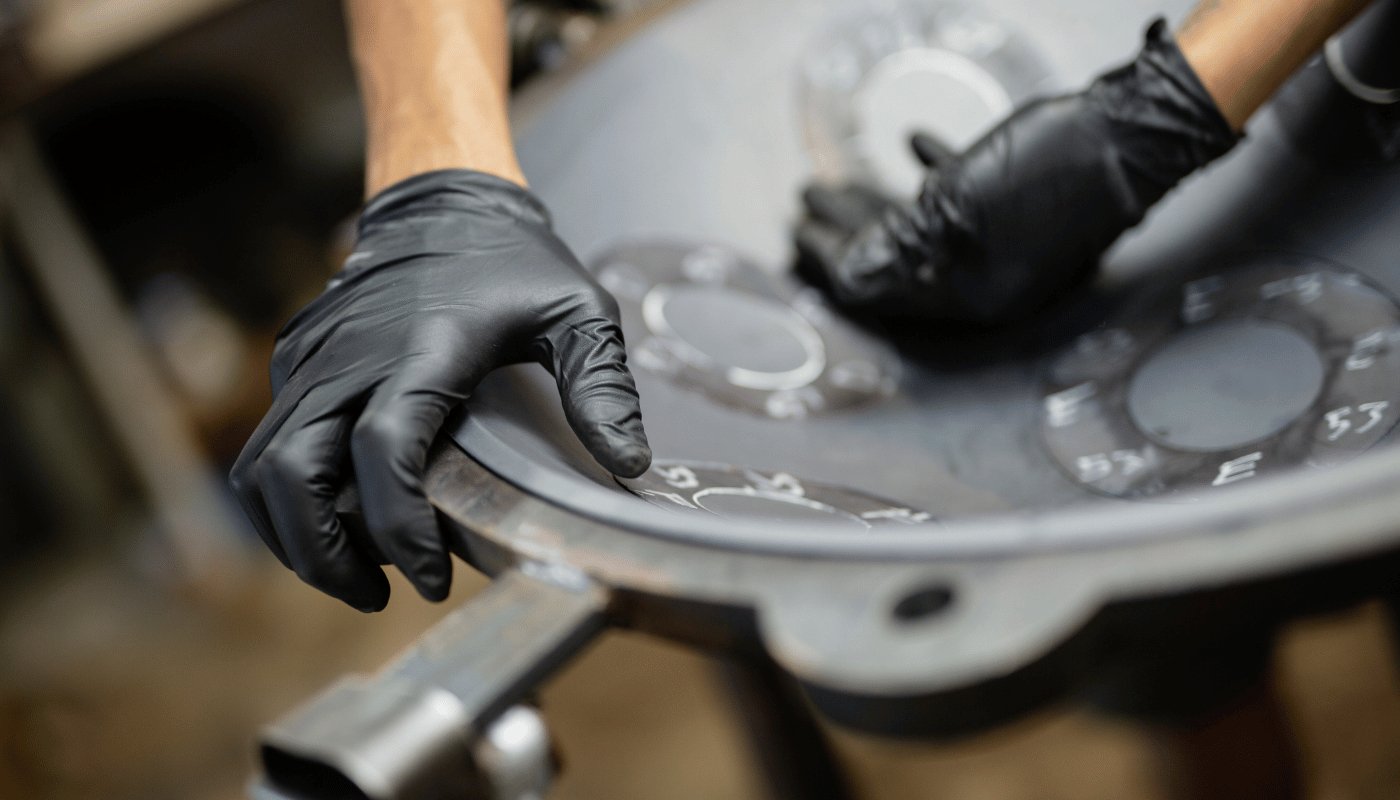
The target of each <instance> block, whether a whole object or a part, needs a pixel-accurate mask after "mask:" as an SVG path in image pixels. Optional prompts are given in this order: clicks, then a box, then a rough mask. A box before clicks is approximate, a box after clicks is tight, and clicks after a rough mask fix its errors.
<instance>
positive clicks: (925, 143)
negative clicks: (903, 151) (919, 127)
mask: <svg viewBox="0 0 1400 800" xmlns="http://www.w3.org/2000/svg"><path fill="white" fill-rule="evenodd" d="M909 148H910V149H911V150H913V151H914V157H915V158H917V159H919V163H921V164H923V165H924V166H925V167H928V168H930V169H935V168H938V167H942V166H944V165H946V164H949V163H951V162H952V161H953V160H954V159H955V158H957V154H956V153H954V152H953V148H951V147H949V146H948V145H946V144H944V142H943V140H942V139H939V138H938V137H937V136H934V135H933V134H931V133H928V132H927V131H916V132H915V133H914V134H913V135H911V136H910V137H909Z"/></svg>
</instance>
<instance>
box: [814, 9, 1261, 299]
mask: <svg viewBox="0 0 1400 800" xmlns="http://www.w3.org/2000/svg"><path fill="white" fill-rule="evenodd" d="M1238 139H1239V136H1238V135H1237V134H1236V133H1235V132H1234V131H1233V130H1231V128H1230V126H1229V123H1227V122H1226V120H1225V118H1224V117H1223V116H1222V115H1221V113H1220V111H1219V109H1218V108H1217V107H1216V105H1215V103H1214V101H1213V100H1212V99H1211V97H1210V95H1209V94H1208V93H1207V92H1206V89H1205V87H1204V86H1202V84H1201V82H1200V80H1199V79H1198V78H1197V77H1196V74H1195V73H1194V72H1193V71H1192V69H1191V66H1190V65H1189V64H1188V63H1187V61H1186V58H1185V57H1184V56H1183V55H1182V54H1181V51H1180V50H1179V49H1178V48H1177V46H1176V44H1175V42H1174V41H1173V40H1172V39H1171V37H1170V35H1169V34H1168V32H1167V29H1166V25H1165V22H1163V21H1162V20H1158V21H1156V22H1155V23H1153V24H1152V26H1151V27H1150V28H1149V29H1148V32H1147V41H1146V45H1145V46H1144V48H1143V49H1142V51H1141V53H1139V55H1138V56H1137V58H1136V59H1134V60H1133V61H1132V62H1131V63H1129V64H1128V65H1126V66H1124V67H1122V68H1119V69H1116V70H1113V71H1111V72H1109V73H1107V74H1105V75H1103V76H1102V77H1100V78H1099V79H1098V80H1096V81H1095V82H1094V83H1093V85H1091V86H1090V87H1089V88H1088V89H1087V90H1085V91H1083V92H1080V93H1078V94H1072V95H1068V96H1064V97H1059V98H1053V99H1047V100H1040V101H1036V102H1033V103H1031V104H1029V105H1027V106H1025V107H1023V108H1022V109H1020V110H1019V111H1017V112H1016V113H1015V114H1013V115H1012V116H1011V117H1009V118H1008V119H1007V120H1006V121H1004V122H1002V123H1001V124H1000V125H999V126H997V127H996V128H995V129H993V130H992V131H991V132H989V133H988V134H987V135H986V136H984V137H983V138H982V139H980V140H979V141H978V142H977V143H975V144H973V145H972V146H971V147H970V148H969V149H968V150H967V152H965V153H963V154H962V155H960V156H955V155H953V154H951V153H948V152H947V151H946V149H945V148H943V147H941V146H940V145H939V144H938V143H937V142H936V141H934V140H932V139H930V138H928V137H923V138H920V137H916V141H915V152H916V155H918V156H919V158H920V159H921V160H922V161H923V162H924V163H925V164H926V165H927V166H929V167H930V172H929V175H928V178H927V181H926V182H925V185H924V188H923V189H922V191H921V192H920V195H919V197H918V199H917V201H916V202H915V203H914V204H912V205H906V204H900V203H896V202H892V201H890V200H888V199H886V198H884V197H882V196H879V195H878V194H877V193H875V192H873V191H872V190H870V189H868V188H862V187H860V186H845V187H839V188H830V187H820V186H813V187H809V188H808V190H807V191H806V192H805V194H804V200H805V202H806V206H807V216H806V218H805V219H804V220H803V221H802V222H801V223H800V224H799V226H798V229H797V232H796V238H797V247H798V252H799V270H800V271H801V272H802V273H803V275H804V276H805V277H807V278H808V279H809V280H811V281H812V282H814V283H817V284H818V285H820V286H822V287H823V288H825V289H827V291H828V292H829V293H830V294H831V295H832V297H833V299H834V300H835V301H836V302H837V304H838V305H841V306H843V307H845V308H847V309H848V310H852V311H855V312H859V313H864V314H867V315H870V316H874V317H877V318H890V319H901V320H906V321H908V320H913V321H920V320H926V321H934V320H966V321H976V322H984V323H989V322H999V321H1004V320H1006V319H1009V318H1012V317H1015V316H1017V315H1019V314H1022V313H1024V312H1026V311H1028V310H1031V309H1034V308H1035V307H1037V306H1039V305H1041V304H1043V303H1045V302H1046V301H1047V300H1048V299H1049V298H1050V297H1052V296H1053V294H1054V293H1055V291H1056V290H1057V289H1063V288H1065V287H1066V286H1067V285H1069V284H1072V283H1073V282H1074V281H1075V280H1076V279H1077V278H1079V277H1081V276H1083V275H1084V274H1086V272H1087V271H1088V270H1091V269H1092V268H1093V267H1094V266H1096V264H1097V261H1098V259H1099V257H1100V256H1101V255H1102V254H1103V252H1104V251H1105V250H1106V249H1108V247H1109V246H1110V245H1111V244H1113V242H1114V240H1116V239H1117V238H1118V237H1119V236H1120V235H1121V234H1122V233H1123V232H1124V231H1125V230H1127V229H1128V228H1130V227H1132V226H1133V225H1135V224H1137V223H1138V222H1139V221H1140V220H1142V218H1143V216H1144V215H1145V214H1146V213H1147V210H1148V209H1149V208H1150V207H1151V206H1152V204H1153V203H1155V202H1156V201H1157V200H1158V199H1160V198H1161V197H1162V195H1164V194H1166V193H1167V191H1168V190H1170V189H1171V188H1172V187H1173V186H1175V185H1176V184H1177V182H1178V181H1180V180H1181V179H1182V178H1184V177H1186V176H1187V175H1189V174H1190V173H1192V172H1193V171H1195V170H1196V169H1198V168H1199V167H1201V166H1203V165H1205V164H1206V163H1208V162H1210V161H1212V160H1214V159H1216V158H1218V157H1219V156H1221V155H1223V154H1224V153H1225V152H1227V151H1228V150H1229V149H1230V148H1231V147H1232V146H1233V145H1234V144H1235V142H1236V141H1237V140H1238Z"/></svg>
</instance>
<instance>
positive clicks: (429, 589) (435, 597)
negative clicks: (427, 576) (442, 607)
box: [413, 578, 452, 603]
mask: <svg viewBox="0 0 1400 800" xmlns="http://www.w3.org/2000/svg"><path fill="white" fill-rule="evenodd" d="M413 588H415V589H417V590H418V594H419V595H420V596H422V598H423V599H424V600H427V601H428V602H430V603H441V602H442V601H443V600H446V599H447V595H448V594H450V593H451V592H452V581H451V579H450V578H449V579H445V580H441V581H437V580H433V581H421V580H420V581H414V582H413Z"/></svg>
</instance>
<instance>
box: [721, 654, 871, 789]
mask: <svg viewBox="0 0 1400 800" xmlns="http://www.w3.org/2000/svg"><path fill="white" fill-rule="evenodd" d="M718 663H719V665H720V666H719V673H720V679H721V680H722V681H723V683H724V685H725V687H726V688H727V689H728V690H729V696H730V698H731V700H732V701H733V704H734V707H735V710H736V711H738V713H739V715H740V717H741V719H742V721H743V726H744V733H745V735H746V737H747V738H748V742H749V751H750V752H752V753H753V754H754V755H755V757H756V758H757V760H758V766H759V769H760V771H761V772H762V775H763V779H764V781H765V782H766V783H767V785H768V793H769V796H770V797H771V798H773V800H852V799H853V798H854V797H855V796H856V795H855V793H854V792H853V791H852V789H851V786H850V781H849V779H848V778H847V777H846V774H845V772H844V770H842V768H841V763H840V760H839V759H838V758H837V756H836V753H835V751H834V750H833V749H832V747H831V742H830V741H829V740H828V739H827V736H826V733H825V732H824V731H823V730H822V726H821V722H820V721H819V720H818V718H817V716H816V714H815V713H814V712H813V710H812V709H811V707H810V706H809V705H808V704H807V701H806V700H805V698H803V696H802V693H801V690H800V689H799V688H798V687H797V686H795V685H794V684H793V681H792V678H791V677H789V676H787V675H785V674H784V673H783V672H782V671H781V670H779V669H778V667H777V666H776V665H774V664H773V662H772V661H771V660H768V659H765V658H761V657H754V658H751V659H750V658H746V659H720V660H719V661H718Z"/></svg>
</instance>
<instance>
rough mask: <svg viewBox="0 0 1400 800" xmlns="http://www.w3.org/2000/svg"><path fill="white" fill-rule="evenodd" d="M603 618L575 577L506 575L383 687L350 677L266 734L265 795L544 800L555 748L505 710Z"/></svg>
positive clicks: (555, 572)
mask: <svg viewBox="0 0 1400 800" xmlns="http://www.w3.org/2000/svg"><path fill="white" fill-rule="evenodd" d="M606 607H607V593H606V592H605V591H604V590H603V589H601V588H600V587H599V586H597V585H596V584H594V583H592V582H591V581H589V580H588V579H586V578H584V577H583V576H582V575H580V574H578V573H575V572H572V571H570V570H567V569H563V568H558V567H550V566H543V565H539V564H525V565H523V566H522V567H520V568H518V569H513V570H511V571H510V572H507V573H506V574H504V575H503V576H501V577H499V578H497V579H496V580H495V581H494V582H493V583H492V585H491V586H490V587H489V588H488V589H487V590H486V591H484V592H483V593H482V594H480V595H479V596H477V597H476V598H474V599H473V600H471V601H470V602H468V603H467V604H465V605H464V606H462V607H461V608H459V609H457V610H456V611H454V612H452V613H451V614H450V615H448V616H447V618H445V619H444V620H443V621H442V622H439V623H438V624H437V625H436V626H435V627H433V628H432V629H431V630H430V631H429V632H428V633H427V634H426V635H425V636H423V637H422V638H421V639H419V641H418V643H417V644H415V645H414V646H413V647H412V648H410V649H409V650H408V651H407V652H406V653H404V654H403V655H402V656H400V657H399V658H398V659H397V660H396V661H394V662H393V663H391V664H390V665H389V666H388V667H386V668H385V669H384V670H383V671H382V672H380V673H379V674H378V675H375V676H373V677H369V678H366V677H350V678H346V679H344V680H342V681H340V682H339V683H337V684H335V685H334V686H332V687H331V688H330V689H328V690H326V691H325V692H324V693H322V694H321V695H320V696H319V697H317V698H315V699H313V700H312V701H311V702H310V703H308V704H307V705H306V706H304V707H302V708H301V709H299V710H297V711H295V712H293V713H292V714H291V715H289V716H287V717H286V718H284V719H283V720H281V721H279V722H277V723H275V724H274V725H272V726H271V727H270V728H268V729H267V730H266V731H264V733H263V737H262V756H263V766H264V768H265V770H266V775H267V782H266V783H265V784H264V785H263V786H262V787H258V788H255V792H257V793H260V794H258V795H257V796H261V797H283V798H302V799H304V800H329V799H330V798H337V799H338V798H342V797H364V798H370V800H447V799H448V798H462V797H478V798H490V799H491V800H521V799H522V798H528V797H532V796H537V795H538V794H539V793H540V792H541V791H542V790H543V786H541V785H540V783H541V781H542V780H543V778H541V777H540V776H545V777H547V776H548V773H549V767H550V765H549V764H548V763H546V762H548V753H549V748H548V746H547V737H546V736H544V735H543V726H542V725H533V724H530V723H529V721H528V720H527V719H526V718H525V717H522V716H521V711H520V707H516V708H511V706H512V704H514V703H517V702H519V701H520V700H521V698H522V697H523V696H524V695H525V694H526V693H527V692H529V691H530V690H531V689H533V688H534V687H535V686H537V685H538V684H539V683H540V682H541V681H543V680H544V678H545V677H546V676H547V675H548V674H549V673H551V672H552V671H553V670H554V669H555V668H556V667H558V666H560V665H561V664H562V663H564V662H565V661H566V660H567V659H569V658H570V657H571V656H573V655H574V654H575V653H577V652H578V651H579V650H580V649H581V648H582V647H583V646H584V645H585V644H587V643H588V642H589V641H590V640H591V639H592V638H593V637H594V636H595V635H596V634H597V633H599V632H600V631H601V630H602V629H603V625H604V622H605V620H604V612H605V610H606ZM507 709H510V710H509V712H508V713H503V712H507ZM503 726H505V727H503ZM532 731H534V732H533V733H532ZM542 740H543V741H545V742H546V744H543V745H542V744H541V741H542ZM532 776H533V777H532ZM279 792H280V794H279Z"/></svg>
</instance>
